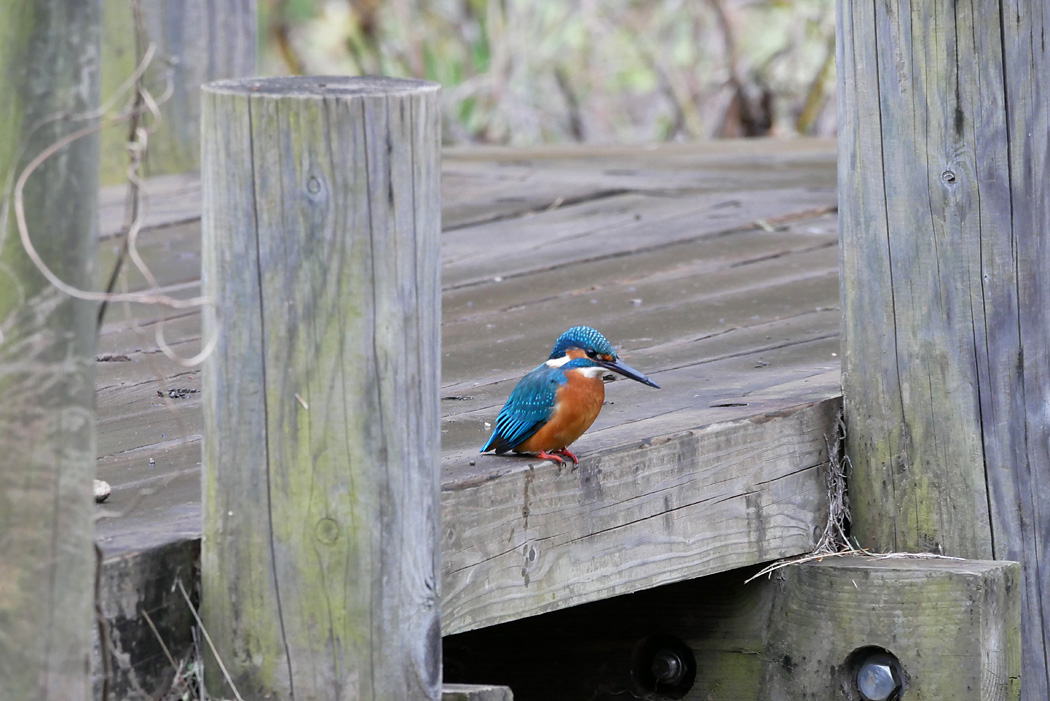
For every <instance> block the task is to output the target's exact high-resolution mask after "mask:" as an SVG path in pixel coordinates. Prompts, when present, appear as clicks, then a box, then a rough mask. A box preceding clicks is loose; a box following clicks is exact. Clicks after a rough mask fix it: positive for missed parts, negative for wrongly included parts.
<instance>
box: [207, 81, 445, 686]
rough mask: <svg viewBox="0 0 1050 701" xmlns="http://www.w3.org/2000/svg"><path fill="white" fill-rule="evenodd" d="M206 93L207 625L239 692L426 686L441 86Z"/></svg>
mask: <svg viewBox="0 0 1050 701" xmlns="http://www.w3.org/2000/svg"><path fill="white" fill-rule="evenodd" d="M204 100H205V112H204V115H205V125H206V129H205V135H206V136H205V139H206V141H205V154H206V163H205V170H204V187H203V190H204V193H205V195H204V197H205V199H204V207H203V212H204V218H203V230H204V243H203V261H204V271H205V272H204V278H203V289H204V291H205V293H206V294H208V295H209V296H211V297H212V298H214V299H215V300H216V303H217V305H218V309H219V310H220V312H221V316H222V318H223V320H225V324H224V326H223V336H222V341H221V342H220V344H219V346H218V348H217V349H216V353H215V354H214V355H213V356H212V358H211V359H210V360H209V362H208V363H207V364H206V366H205V368H204V375H203V382H202V390H203V397H204V399H203V405H204V425H205V431H204V433H205V436H206V441H205V444H204V487H203V491H204V494H203V511H204V541H203V547H202V586H203V592H202V599H203V604H204V608H203V611H204V620H205V625H206V626H207V627H208V629H209V630H210V631H211V632H212V635H213V637H214V638H215V639H216V644H217V647H218V652H219V655H220V656H221V657H222V658H223V660H224V662H225V664H226V666H227V668H229V669H230V670H231V673H232V674H233V676H234V680H235V682H236V683H237V686H238V688H239V690H240V691H241V693H242V694H246V695H248V696H252V697H254V696H261V695H262V694H276V695H277V696H278V697H280V698H291V697H294V698H300V699H309V698H317V699H394V698H405V699H408V698H413V699H415V698H434V699H436V698H437V697H438V696H439V695H440V688H439V681H440V664H441V661H440V642H439V641H440V635H441V624H440V608H439V582H438V561H439V560H438V558H439V551H438V542H437V532H438V527H439V518H440V512H439V501H438V450H439V439H438V436H439V433H438V387H439V377H440V375H439V373H440V366H439V362H440V350H439V349H440V338H439V320H440V287H439V279H440V278H439V275H440V265H439V251H440V248H439V246H440V244H439V234H440V209H439V200H438V183H439V172H440V171H439V158H440V154H439V145H440V143H439V141H440V129H439V123H438V102H437V86H435V85H433V84H429V83H420V82H414V81H394V80H385V79H346V78H336V77H332V78H311V79H273V80H250V81H239V82H235V81H226V82H220V83H213V84H211V85H209V86H208V88H207V89H206V91H205V98H204ZM217 323H218V320H217V319H216V316H215V315H214V314H212V313H206V314H205V323H204V328H205V332H206V333H208V332H210V331H211V330H214V329H217ZM229 602H235V605H232V606H231V605H230V603H229ZM260 659H262V660H264V663H263V664H261V665H260V664H259V663H258V660H260ZM209 677H210V678H211V679H215V678H216V677H217V675H216V674H214V673H212V674H209ZM218 687H219V685H216V688H218Z"/></svg>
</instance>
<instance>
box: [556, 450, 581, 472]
mask: <svg viewBox="0 0 1050 701" xmlns="http://www.w3.org/2000/svg"><path fill="white" fill-rule="evenodd" d="M554 452H555V453H556V454H558V455H564V456H565V457H567V458H569V459H570V460H572V466H573V467H579V466H580V459H579V458H578V457H576V455H575V453H571V452H569V449H568V448H562V449H561V450H555V451H554Z"/></svg>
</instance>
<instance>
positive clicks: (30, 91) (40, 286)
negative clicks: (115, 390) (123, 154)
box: [0, 0, 100, 699]
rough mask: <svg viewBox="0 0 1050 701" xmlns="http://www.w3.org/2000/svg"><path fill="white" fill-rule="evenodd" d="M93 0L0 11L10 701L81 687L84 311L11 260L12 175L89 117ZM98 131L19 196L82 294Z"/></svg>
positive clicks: (4, 670)
mask: <svg viewBox="0 0 1050 701" xmlns="http://www.w3.org/2000/svg"><path fill="white" fill-rule="evenodd" d="M99 26H100V20H99V8H98V3H95V2H75V3H69V2H64V1H62V0H41V1H40V2H6V3H3V4H2V5H0V92H2V94H3V96H4V98H3V100H2V102H0V173H2V174H3V176H2V177H3V179H4V182H5V186H4V192H3V196H2V199H3V211H4V214H3V219H2V226H0V396H2V401H0V446H2V449H3V467H2V469H0V472H2V474H3V485H2V487H0V689H2V690H3V691H2V694H3V696H5V697H7V698H12V699H44V698H62V699H83V698H87V697H88V695H89V694H90V677H89V663H90V655H91V637H90V636H91V629H92V627H93V615H92V611H93V609H92V593H93V588H92V586H91V582H92V581H93V577H92V574H93V572H94V566H95V555H94V548H93V544H92V538H93V531H94V528H93V521H92V510H93V508H94V507H93V504H92V501H91V499H92V498H91V494H92V484H91V480H92V477H93V475H94V459H95V456H96V449H95V396H94V364H95V363H94V352H95V328H94V323H93V319H94V317H95V305H94V304H90V303H87V302H83V301H81V300H76V299H73V298H71V297H69V296H67V295H66V294H65V293H64V292H62V291H60V290H59V289H58V288H56V287H54V286H52V284H51V283H50V282H48V280H47V279H45V277H44V276H43V275H42V274H41V272H40V271H39V270H38V269H37V267H36V265H35V264H34V263H33V262H32V261H31V259H30V258H29V256H28V255H27V254H26V251H25V248H24V247H23V244H22V241H21V239H20V236H19V231H18V229H17V228H16V225H15V219H16V215H15V210H14V207H13V204H14V194H13V191H12V189H11V186H12V184H13V183H14V182H15V181H16V180H17V179H18V178H19V176H20V175H21V174H22V172H23V169H24V168H26V167H27V165H28V164H29V163H30V161H31V160H32V159H35V158H36V157H37V156H38V155H39V154H41V153H42V152H43V151H44V150H45V149H46V148H48V147H50V146H52V145H53V144H55V143H56V142H57V141H58V140H59V139H61V138H63V137H66V136H69V135H71V134H73V133H74V132H76V131H78V130H80V129H82V128H83V127H85V126H86V125H89V123H88V122H86V121H74V120H70V119H64V118H63V115H84V114H87V113H90V112H92V111H94V110H96V109H97V108H98V105H99V101H100V99H99V65H98V53H99V36H100V30H99ZM97 191H98V137H97V135H89V136H87V137H86V138H83V139H81V140H79V141H76V142H74V143H72V144H70V145H67V146H66V148H65V149H64V150H61V151H59V152H58V154H57V155H55V156H54V157H52V158H50V159H49V160H47V161H44V162H43V164H42V165H40V167H38V168H37V169H36V170H35V172H34V173H33V174H32V175H31V176H30V177H29V179H28V180H27V181H26V183H25V188H24V189H23V191H22V196H23V200H22V201H23V203H24V211H25V223H26V228H27V236H28V238H29V240H30V241H31V243H32V246H33V247H34V248H35V249H36V251H37V253H38V254H39V257H40V260H41V261H42V262H43V264H44V265H45V266H47V267H48V268H49V269H50V270H51V271H52V273H53V274H54V275H55V276H56V277H57V278H59V279H60V280H61V281H63V282H64V283H66V284H67V285H71V286H73V287H76V288H78V289H82V290H87V289H92V288H93V287H94V285H95V276H96V274H97V273H96V270H97V269H96V248H95V214H96V211H97V204H96V200H97Z"/></svg>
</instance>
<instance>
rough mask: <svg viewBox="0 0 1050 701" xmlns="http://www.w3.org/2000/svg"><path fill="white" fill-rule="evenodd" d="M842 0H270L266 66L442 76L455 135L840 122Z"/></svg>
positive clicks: (623, 133) (595, 137)
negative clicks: (838, 22)
mask: <svg viewBox="0 0 1050 701" xmlns="http://www.w3.org/2000/svg"><path fill="white" fill-rule="evenodd" d="M834 37H835V26H834V2H833V0H794V1H789V0H649V1H646V0H260V42H261V46H260V62H261V65H260V69H261V72H262V73H264V74H268V75H277V74H282V73H304V74H350V75H358V74H384V75H391V76H403V77H417V78H425V79H427V80H434V81H437V82H439V83H441V84H442V85H443V86H444V91H443V100H444V115H443V118H444V125H445V140H446V142H448V143H476V142H492V143H507V144H515V145H523V144H534V143H545V142H561V141H589V142H619V143H632V142H647V141H654V140H674V139H696V138H708V137H720V136H757V135H767V134H774V135H791V134H798V133H802V134H818V135H824V134H833V133H834V130H835V96H834V87H835V77H834Z"/></svg>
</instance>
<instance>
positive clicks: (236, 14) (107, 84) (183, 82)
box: [101, 0, 258, 216]
mask: <svg viewBox="0 0 1050 701" xmlns="http://www.w3.org/2000/svg"><path fill="white" fill-rule="evenodd" d="M139 4H140V7H141V14H142V24H143V34H142V35H141V36H140V35H139V32H138V30H137V28H136V26H135V17H134V14H133V12H132V3H131V2H129V1H128V0H102V20H103V28H102V34H103V42H102V93H103V95H104V96H105V97H106V98H109V97H110V96H111V95H112V94H113V93H115V92H116V91H117V89H118V88H119V87H120V86H121V85H122V84H123V83H124V82H125V81H127V79H128V78H129V77H130V76H131V75H132V74H133V73H134V72H135V68H136V66H137V64H138V62H139V60H140V58H141V56H142V55H143V54H144V53H145V51H146V49H147V47H149V46H150V45H153V46H154V48H155V49H156V54H155V58H154V60H153V63H152V64H151V65H150V68H149V70H148V72H147V73H146V89H147V90H149V91H150V93H151V94H152V96H153V98H154V99H155V100H158V101H159V100H160V98H161V97H162V96H164V95H165V93H167V92H168V90H169V88H170V95H168V99H167V100H166V101H164V102H162V103H161V104H160V117H159V119H156V120H155V119H154V118H153V117H150V116H147V117H146V118H144V123H146V124H148V125H149V126H150V127H151V128H152V129H153V131H152V132H151V134H150V137H149V149H148V150H147V152H146V161H145V170H144V174H147V173H148V174H149V175H165V174H171V175H179V174H182V173H186V172H188V171H196V170H198V169H199V168H200V123H201V122H200V120H201V102H200V86H201V84H203V83H207V82H209V81H212V80H220V79H223V78H240V77H245V76H250V75H254V74H255V72H256V68H255V58H256V56H255V55H256V43H257V35H258V20H257V16H256V15H257V0H224V1H223V2H221V3H216V2H211V1H210V0H179V1H178V2H172V0H139ZM127 102H128V99H126V98H125V99H120V100H118V102H117V109H120V108H122V107H123V106H124V105H125V104H126V103H127ZM127 140H128V129H127V127H126V125H121V126H117V127H114V128H113V129H107V130H106V131H105V132H104V133H103V135H102V158H101V162H102V165H101V167H102V182H103V183H107V184H111V183H122V182H124V181H125V180H126V179H127V175H126V171H127V166H128V154H127V149H126V147H125V144H126V142H127ZM147 212H148V210H147ZM151 216H155V215H151Z"/></svg>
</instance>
